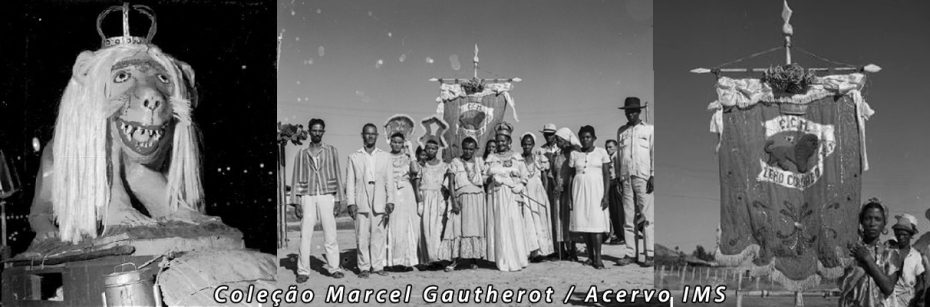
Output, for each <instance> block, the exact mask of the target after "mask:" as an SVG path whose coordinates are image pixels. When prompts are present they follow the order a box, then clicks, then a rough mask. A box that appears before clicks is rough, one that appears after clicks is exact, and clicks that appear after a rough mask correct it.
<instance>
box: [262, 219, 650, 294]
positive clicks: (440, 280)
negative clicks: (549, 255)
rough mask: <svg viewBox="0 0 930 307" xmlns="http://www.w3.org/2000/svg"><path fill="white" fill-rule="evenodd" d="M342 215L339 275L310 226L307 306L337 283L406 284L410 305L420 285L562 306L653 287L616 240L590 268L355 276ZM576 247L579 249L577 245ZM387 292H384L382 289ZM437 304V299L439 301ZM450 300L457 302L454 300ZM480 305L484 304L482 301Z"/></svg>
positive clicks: (293, 244)
mask: <svg viewBox="0 0 930 307" xmlns="http://www.w3.org/2000/svg"><path fill="white" fill-rule="evenodd" d="M343 219H345V218H343V217H340V218H339V221H338V224H339V225H340V227H339V228H340V230H338V242H339V249H340V251H341V255H340V256H341V259H342V267H343V268H344V269H348V270H346V276H345V277H344V278H342V279H333V278H332V277H329V276H328V275H326V274H325V270H324V269H323V260H322V259H324V258H323V249H322V244H323V233H322V231H320V230H317V231H315V232H314V236H313V247H312V249H313V251H312V256H311V268H312V269H313V272H312V273H311V275H310V280H309V281H308V282H306V283H303V284H300V285H298V289H310V290H312V291H313V292H314V299H313V301H312V303H311V305H323V304H326V305H331V304H328V303H326V302H325V299H326V295H327V290H328V288H330V286H336V287H338V286H340V285H344V286H345V289H344V291H345V293H346V294H347V295H346V296H347V297H348V294H349V293H350V292H351V290H353V289H361V290H364V289H374V290H378V289H386V290H388V291H390V290H394V289H399V290H400V292H401V293H402V294H401V295H406V294H405V290H406V289H407V286H408V285H409V286H410V289H411V290H410V291H409V292H410V301H409V304H404V305H414V306H421V305H428V303H427V302H426V301H425V300H424V290H425V289H426V288H427V287H428V286H430V285H433V286H437V287H438V291H435V292H436V294H437V298H438V299H441V294H442V291H443V290H449V289H452V290H457V289H467V290H472V291H474V289H475V288H481V289H482V291H483V292H487V289H488V287H489V286H490V287H493V289H494V290H497V291H499V294H500V295H501V296H503V295H504V293H503V292H504V291H505V290H508V289H510V290H513V291H515V293H514V297H516V295H517V293H516V291H518V290H519V289H525V290H526V291H527V292H525V296H524V297H523V300H522V301H521V302H517V301H511V302H509V303H507V302H502V301H498V302H497V303H496V304H486V305H507V306H528V305H534V306H536V305H543V306H545V305H563V301H566V300H567V304H568V305H586V306H616V305H618V304H615V303H605V302H599V303H594V302H590V301H589V302H584V299H585V296H586V294H587V292H588V291H589V290H590V289H591V287H592V286H595V287H597V290H596V291H597V292H599V293H600V294H603V292H604V291H605V290H613V291H617V290H621V289H625V290H627V291H629V290H633V289H652V288H653V278H654V274H653V269H652V268H644V267H640V266H638V265H635V264H634V265H628V266H623V267H621V266H616V265H615V263H616V261H617V260H618V257H619V256H620V255H621V251H622V249H621V247H620V246H618V245H604V246H603V255H604V256H603V257H604V258H603V259H604V262H605V264H606V265H607V269H605V270H596V269H594V268H592V267H590V266H584V265H582V264H581V263H577V262H569V261H551V262H542V263H531V264H530V266H529V267H528V268H526V269H524V270H522V271H519V272H500V271H498V270H497V269H496V267H494V265H493V264H491V263H485V264H483V265H481V267H479V268H478V269H475V270H470V269H462V268H459V269H458V270H456V271H453V272H448V273H446V272H443V271H441V270H439V271H422V272H421V271H412V272H391V273H390V275H388V276H379V275H374V274H373V275H371V277H369V278H368V279H361V278H359V277H358V276H357V275H356V273H357V272H356V270H357V269H356V261H355V259H356V257H355V253H356V243H355V233H354V230H352V229H344V228H347V227H345V226H347V224H349V223H347V221H344V220H343ZM349 221H351V220H349ZM288 238H289V240H288V244H287V247H286V248H283V249H279V250H278V260H279V267H278V276H277V277H278V285H279V287H280V288H282V289H287V288H288V287H289V286H290V285H295V284H296V282H295V279H296V267H297V264H296V262H297V248H298V244H299V240H300V239H299V238H300V234H299V233H298V232H294V231H291V232H289V233H288ZM578 246H579V248H581V247H582V244H579V245H578ZM582 255H583V253H582ZM581 260H582V261H583V260H584V257H582V258H581ZM572 286H574V290H573V291H572V290H571V289H572ZM549 287H551V288H552V290H551V291H552V294H551V295H550V297H551V299H552V303H546V302H545V301H540V302H538V303H532V302H530V301H529V298H531V296H532V295H533V293H532V292H530V291H532V290H538V291H537V292H536V294H535V295H539V297H540V299H543V300H544V299H545V295H546V293H545V291H546V290H547V289H548V288H549ZM387 295H390V294H389V293H388V294H387ZM363 296H364V294H363ZM598 296H601V295H598ZM480 297H481V300H482V302H484V300H485V299H486V293H482V294H481V296H480ZM566 297H567V298H566ZM469 301H470V302H471V303H470V304H467V305H479V304H475V303H474V302H475V300H474V295H473V296H472V299H470V300H469ZM639 302H642V298H639ZM438 303H442V302H441V301H439V302H438ZM344 304H348V302H344ZM361 304H362V305H375V304H378V303H377V302H376V301H375V298H374V296H372V298H371V300H370V301H369V303H368V304H365V303H361ZM337 305H338V304H337ZM378 305H380V304H378ZM388 305H390V302H388ZM444 305H448V304H444ZM453 305H460V304H457V303H455V304H453ZM480 305H485V303H482V304H480ZM623 306H666V304H625V305H623Z"/></svg>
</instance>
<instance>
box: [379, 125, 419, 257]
mask: <svg viewBox="0 0 930 307" xmlns="http://www.w3.org/2000/svg"><path fill="white" fill-rule="evenodd" d="M404 143H405V140H404V134H403V133H400V132H397V133H394V134H392V135H391V161H392V166H393V169H394V181H395V185H396V186H397V194H396V196H395V197H394V211H393V212H391V216H390V222H389V223H388V235H387V241H388V250H387V266H397V267H400V269H401V270H403V271H410V270H412V267H413V266H415V265H417V264H419V258H418V256H417V245H418V244H419V243H420V216H419V215H418V214H417V199H416V196H415V195H416V193H417V191H416V190H415V189H414V188H413V185H412V184H411V180H410V178H411V175H415V174H416V173H417V170H418V168H419V165H417V163H416V162H414V160H413V159H412V158H411V157H410V153H408V152H407V151H406V150H404V149H405V148H404Z"/></svg>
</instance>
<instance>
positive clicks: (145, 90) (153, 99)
mask: <svg viewBox="0 0 930 307" xmlns="http://www.w3.org/2000/svg"><path fill="white" fill-rule="evenodd" d="M136 98H138V99H139V103H140V104H141V105H142V107H143V108H146V109H149V110H152V111H156V110H158V109H159V108H161V106H162V105H163V104H164V102H165V97H164V96H163V95H162V94H161V93H159V92H158V91H157V90H155V89H154V88H152V87H148V86H140V87H138V88H136Z"/></svg>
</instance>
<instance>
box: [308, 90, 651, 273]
mask: <svg viewBox="0 0 930 307" xmlns="http://www.w3.org/2000/svg"><path fill="white" fill-rule="evenodd" d="M645 107H646V105H643V104H641V103H640V100H639V99H638V98H636V97H629V98H627V99H626V100H625V101H624V106H623V107H620V109H624V110H625V113H626V117H627V120H628V122H627V124H625V125H623V126H621V127H620V128H619V129H618V131H617V139H615V140H608V141H607V142H605V144H606V145H607V148H608V149H611V150H610V152H608V150H605V148H602V147H598V146H595V142H596V140H597V135H596V133H595V129H594V127H591V126H587V125H586V126H582V127H581V128H580V129H579V130H578V135H577V136H576V135H575V134H574V133H573V132H572V131H571V129H569V128H559V129H557V128H556V126H555V125H554V124H547V125H545V126H544V128H543V130H542V131H541V132H542V134H543V136H544V138H545V144H543V145H542V146H540V148H538V149H537V148H536V143H537V140H536V135H535V134H534V133H525V134H523V135H521V136H520V138H519V140H517V141H518V142H519V143H518V145H520V148H521V149H522V150H513V149H512V144H513V143H514V139H513V126H512V125H510V124H509V123H507V122H501V123H499V124H498V125H496V126H495V127H493V129H492V132H491V133H493V137H492V138H490V139H489V140H488V142H487V143H486V144H484V145H485V148H484V154H483V155H479V154H478V152H479V144H478V141H477V140H476V139H475V138H473V137H465V138H464V139H463V140H462V143H461V155H460V156H458V157H454V158H453V159H451V161H443V160H442V159H441V158H440V155H439V153H440V149H441V148H440V145H441V142H440V140H438V139H436V138H433V137H426V138H425V142H424V146H422V147H419V148H417V150H416V151H415V152H414V153H411V152H409V150H408V149H409V147H408V146H406V144H408V142H407V140H406V139H405V138H406V136H405V135H404V134H403V133H401V132H395V133H392V134H391V135H389V140H390V148H391V150H390V152H385V151H382V150H381V149H379V148H377V147H376V146H375V143H376V141H377V138H378V135H379V134H378V128H377V126H375V125H374V124H370V123H369V124H365V125H364V127H363V128H362V134H361V136H362V141H363V147H362V148H361V149H359V150H357V151H355V152H353V153H351V154H350V155H349V158H348V165H347V166H346V169H345V171H344V172H342V169H341V168H340V167H339V163H338V157H339V155H338V151H337V150H336V148H335V147H333V146H332V145H328V144H324V143H323V142H322V137H323V134H324V132H325V127H326V125H325V122H324V121H323V120H320V119H311V120H310V122H309V123H308V131H309V135H310V144H309V146H308V147H307V148H304V149H301V150H300V151H299V152H298V153H297V155H296V157H295V163H294V175H293V178H292V188H291V203H292V204H295V205H296V207H297V209H298V210H296V212H297V214H298V216H299V217H301V218H302V226H301V244H300V252H299V253H300V255H299V261H298V272H297V282H299V283H300V282H305V281H307V279H308V278H309V261H310V239H311V236H312V234H313V227H314V226H315V224H316V221H317V218H318V217H319V219H320V222H321V224H322V226H323V233H324V241H325V242H324V249H325V253H326V265H325V269H326V270H327V271H328V272H329V274H330V275H331V276H332V277H334V278H341V277H343V276H344V273H343V272H342V269H341V267H340V262H339V248H338V244H337V243H336V223H335V218H334V217H335V216H336V215H338V214H339V213H340V211H342V210H341V209H342V208H343V207H344V208H345V210H347V211H348V213H349V215H350V216H351V217H352V218H353V219H354V220H355V231H356V239H357V245H358V255H357V257H358V268H359V271H360V273H359V277H362V278H367V277H368V276H370V274H371V273H375V274H379V275H387V274H388V273H387V272H386V271H385V268H393V269H394V270H396V271H410V270H413V268H414V267H420V268H432V269H443V270H445V271H452V270H455V269H456V268H457V267H459V266H467V267H468V268H471V269H474V268H477V267H478V264H479V261H488V262H492V263H494V265H496V267H497V269H499V270H501V271H519V270H522V269H523V268H525V267H527V266H528V265H529V263H530V262H538V261H545V260H555V259H563V260H574V261H578V255H577V251H576V248H575V245H576V243H577V242H584V243H585V244H586V250H587V254H588V255H587V256H588V257H587V260H586V262H585V264H587V265H590V266H592V267H594V268H597V269H602V268H604V267H605V265H604V263H603V261H602V259H601V244H602V243H604V242H605V241H608V240H607V238H606V235H607V234H608V233H610V232H611V221H613V232H614V233H616V234H619V233H620V232H621V231H622V232H623V236H622V237H623V240H624V241H625V247H626V248H625V250H626V252H625V255H624V257H623V258H621V259H620V261H619V263H618V265H627V264H631V263H633V262H637V260H638V259H639V258H638V256H640V255H644V256H645V257H644V259H645V260H643V261H642V262H641V265H644V266H651V265H653V260H652V257H653V228H654V220H653V208H652V191H653V187H654V173H653V160H654V159H653V157H654V150H653V144H654V142H653V139H654V137H653V126H652V125H649V124H646V123H644V122H642V121H641V120H640V118H639V117H640V112H641V110H642V109H643V108H645ZM343 173H344V174H345V177H346V178H342V176H341V175H342V174H343ZM343 186H344V188H343ZM337 204H338V205H337ZM621 221H622V222H621ZM637 232H639V233H641V235H642V237H643V238H644V239H645V240H644V241H645V243H644V244H643V245H644V246H643V248H642V250H640V249H638V248H637V246H636V244H637V240H636V238H637V237H636V233H637ZM618 241H619V240H616V239H615V240H613V241H612V242H614V243H618ZM634 251H638V252H639V254H636V252H634Z"/></svg>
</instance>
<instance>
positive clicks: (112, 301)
mask: <svg viewBox="0 0 930 307" xmlns="http://www.w3.org/2000/svg"><path fill="white" fill-rule="evenodd" d="M124 265H126V264H123V265H120V266H118V267H122V266H124ZM132 265H133V266H135V264H132ZM103 283H104V304H105V305H106V306H157V303H156V300H155V293H154V288H153V285H152V281H150V280H147V279H143V278H142V274H141V273H140V272H139V270H136V269H133V270H132V271H126V272H114V273H112V274H109V275H107V276H106V277H105V278H104V280H103Z"/></svg>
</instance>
